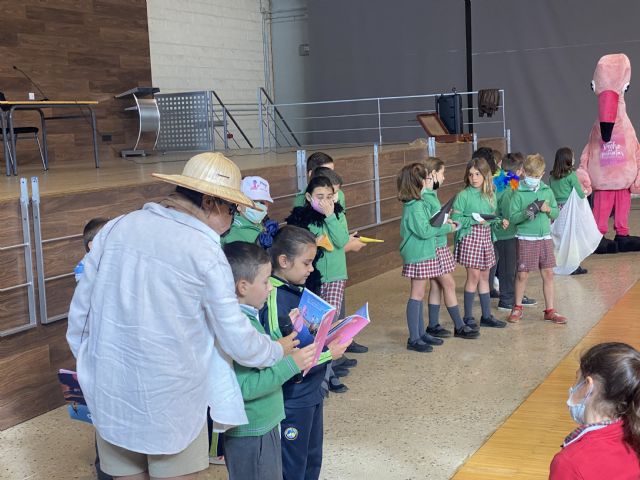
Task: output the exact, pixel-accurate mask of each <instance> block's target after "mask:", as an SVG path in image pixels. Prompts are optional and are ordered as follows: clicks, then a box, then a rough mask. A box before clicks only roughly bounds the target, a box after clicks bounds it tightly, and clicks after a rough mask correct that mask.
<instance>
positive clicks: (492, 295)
mask: <svg viewBox="0 0 640 480" xmlns="http://www.w3.org/2000/svg"><path fill="white" fill-rule="evenodd" d="M489 297H490V298H500V292H499V291H498V290H496V289H495V288H494V289H492V290H491V291H490V292H489Z"/></svg>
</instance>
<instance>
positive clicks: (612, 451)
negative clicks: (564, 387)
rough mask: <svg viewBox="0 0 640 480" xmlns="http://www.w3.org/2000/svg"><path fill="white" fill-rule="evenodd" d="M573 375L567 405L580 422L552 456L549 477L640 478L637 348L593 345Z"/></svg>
mask: <svg viewBox="0 0 640 480" xmlns="http://www.w3.org/2000/svg"><path fill="white" fill-rule="evenodd" d="M576 376H577V382H576V384H575V385H574V386H573V387H571V388H570V389H569V398H568V399H567V405H568V406H569V412H570V414H571V418H573V420H574V421H575V422H576V423H577V424H578V425H579V427H578V428H577V429H576V430H574V431H573V432H572V433H571V434H570V435H569V436H568V437H567V438H566V439H565V441H564V444H563V446H562V450H561V451H560V452H558V453H557V454H556V456H555V457H554V458H553V461H552V462H551V471H550V475H549V479H550V480H567V479H581V480H601V479H604V478H607V479H632V478H633V479H636V478H640V461H639V460H638V459H639V458H640V352H638V351H637V350H636V349H634V348H633V347H631V346H629V345H627V344H624V343H615V342H611V343H601V344H599V345H595V346H593V347H591V348H590V349H589V350H588V351H587V352H586V353H585V354H584V355H583V356H582V358H581V359H580V369H579V370H578V372H577V375H576Z"/></svg>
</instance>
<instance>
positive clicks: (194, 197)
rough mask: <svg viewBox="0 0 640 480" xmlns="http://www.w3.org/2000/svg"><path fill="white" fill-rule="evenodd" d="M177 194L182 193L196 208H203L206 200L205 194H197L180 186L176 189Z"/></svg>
mask: <svg viewBox="0 0 640 480" xmlns="http://www.w3.org/2000/svg"><path fill="white" fill-rule="evenodd" d="M176 193H180V194H182V195H184V196H185V197H187V198H188V199H189V200H190V201H191V203H193V204H194V205H195V206H196V207H198V208H200V207H202V199H203V198H204V193H202V192H196V191H195V190H191V189H190V188H187V187H181V186H179V185H178V186H177V187H176Z"/></svg>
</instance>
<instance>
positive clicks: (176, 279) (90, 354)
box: [67, 203, 282, 454]
mask: <svg viewBox="0 0 640 480" xmlns="http://www.w3.org/2000/svg"><path fill="white" fill-rule="evenodd" d="M67 341H68V342H69V346H70V347H71V350H72V352H73V354H74V356H75V357H76V359H77V370H78V379H79V381H80V386H81V387H82V390H83V392H84V395H85V398H86V400H87V405H88V407H89V410H90V411H91V414H92V419H93V423H94V425H95V427H96V429H97V430H98V432H99V433H100V436H101V437H102V438H103V439H104V440H106V441H108V442H110V443H112V444H114V445H118V446H120V447H123V448H125V449H127V450H131V451H135V452H141V453H146V454H174V453H177V452H180V451H182V450H184V449H185V448H186V447H187V446H188V445H189V444H190V443H191V442H192V441H193V440H194V439H195V438H196V436H197V435H198V434H199V433H200V431H201V430H202V428H203V426H204V424H205V419H206V412H207V406H210V407H211V416H212V418H213V419H214V421H215V422H216V423H217V424H220V425H219V429H221V430H224V429H225V428H230V427H232V426H235V425H241V424H244V423H247V418H246V415H245V412H244V404H243V401H242V394H241V392H240V388H239V386H238V383H237V380H236V376H235V374H234V371H233V366H232V361H231V359H233V360H235V361H236V362H238V363H240V364H242V365H246V366H249V367H258V368H261V367H266V366H271V365H272V364H274V363H275V362H276V361H277V360H279V359H280V358H282V348H281V347H280V345H279V344H277V343H274V342H272V341H271V340H270V339H269V337H268V336H267V335H261V334H259V333H258V332H257V331H256V329H255V328H254V327H253V326H252V325H251V324H250V322H249V320H248V319H247V317H246V316H245V315H243V314H242V313H241V311H240V307H239V305H238V301H237V299H236V295H235V286H234V282H233V276H232V274H231V269H230V267H229V264H228V262H227V259H226V257H225V256H224V253H223V252H222V249H221V247H220V237H219V236H218V234H217V233H215V232H214V231H213V230H212V229H210V228H209V227H208V226H207V225H205V224H204V223H202V222H201V221H200V220H198V219H196V218H194V217H192V216H191V215H188V214H186V213H182V212H179V211H176V210H173V209H168V208H165V207H163V206H161V205H159V204H156V203H148V204H146V205H145V206H144V207H143V209H142V210H138V211H135V212H132V213H130V214H128V215H124V216H121V217H118V218H116V219H114V220H112V221H111V222H109V223H108V224H107V225H105V226H104V227H103V229H102V230H101V231H100V233H99V234H98V235H97V236H96V238H95V239H94V241H93V248H92V249H91V252H90V253H89V254H88V255H87V257H86V259H85V265H84V273H83V276H82V278H81V279H80V282H79V283H78V286H77V288H76V291H75V293H74V295H73V300H72V301H71V308H70V311H69V326H68V330H67Z"/></svg>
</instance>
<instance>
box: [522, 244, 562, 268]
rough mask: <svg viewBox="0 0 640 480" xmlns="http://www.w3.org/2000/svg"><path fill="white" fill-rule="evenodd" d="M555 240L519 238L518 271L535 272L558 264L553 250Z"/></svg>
mask: <svg viewBox="0 0 640 480" xmlns="http://www.w3.org/2000/svg"><path fill="white" fill-rule="evenodd" d="M553 250H554V247H553V240H551V239H549V238H545V239H542V238H541V239H540V240H521V239H518V271H519V272H535V271H536V270H543V269H546V268H553V267H555V266H556V256H555V253H554V252H553Z"/></svg>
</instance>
